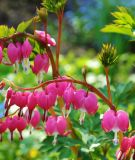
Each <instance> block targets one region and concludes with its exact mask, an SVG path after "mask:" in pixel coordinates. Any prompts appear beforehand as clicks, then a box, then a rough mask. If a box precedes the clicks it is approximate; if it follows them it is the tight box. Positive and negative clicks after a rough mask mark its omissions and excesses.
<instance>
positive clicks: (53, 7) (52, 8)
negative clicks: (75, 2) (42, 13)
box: [42, 0, 67, 13]
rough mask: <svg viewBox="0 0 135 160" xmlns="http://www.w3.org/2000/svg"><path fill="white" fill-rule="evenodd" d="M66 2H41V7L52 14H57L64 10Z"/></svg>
mask: <svg viewBox="0 0 135 160" xmlns="http://www.w3.org/2000/svg"><path fill="white" fill-rule="evenodd" d="M66 2H67V0H43V3H42V5H43V6H44V7H45V8H46V9H47V10H48V11H49V12H53V13H58V12H59V11H61V10H63V9H64V6H65V3H66Z"/></svg>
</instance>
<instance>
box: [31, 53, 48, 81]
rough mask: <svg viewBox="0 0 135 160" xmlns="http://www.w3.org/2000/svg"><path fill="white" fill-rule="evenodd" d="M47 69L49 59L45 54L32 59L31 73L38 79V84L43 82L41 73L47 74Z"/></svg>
mask: <svg viewBox="0 0 135 160" xmlns="http://www.w3.org/2000/svg"><path fill="white" fill-rule="evenodd" d="M48 68H49V57H48V55H47V54H43V55H41V54H38V55H37V56H36V57H35V59H34V66H32V71H33V73H35V74H36V75H37V77H38V83H41V82H42V80H43V73H44V72H46V73H47V72H48Z"/></svg>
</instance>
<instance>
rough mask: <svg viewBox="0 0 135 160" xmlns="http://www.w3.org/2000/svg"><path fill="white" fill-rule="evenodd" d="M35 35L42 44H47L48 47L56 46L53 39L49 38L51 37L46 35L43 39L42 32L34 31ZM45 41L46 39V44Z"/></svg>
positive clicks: (43, 33)
mask: <svg viewBox="0 0 135 160" xmlns="http://www.w3.org/2000/svg"><path fill="white" fill-rule="evenodd" d="M35 35H36V37H37V38H38V39H39V40H41V41H42V42H44V43H47V44H48V45H49V46H55V45H56V42H55V39H54V38H51V36H50V35H49V34H47V37H45V32H44V31H39V30H35ZM46 39H47V42H46Z"/></svg>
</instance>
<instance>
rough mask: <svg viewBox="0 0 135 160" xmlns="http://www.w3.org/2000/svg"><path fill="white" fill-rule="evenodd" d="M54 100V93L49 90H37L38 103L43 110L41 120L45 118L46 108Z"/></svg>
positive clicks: (53, 102)
mask: <svg viewBox="0 0 135 160" xmlns="http://www.w3.org/2000/svg"><path fill="white" fill-rule="evenodd" d="M55 102H56V95H55V93H52V92H49V91H48V90H46V89H45V91H42V92H39V94H38V105H39V107H41V108H42V109H43V110H44V117H43V121H44V120H45V119H46V116H47V115H46V114H47V110H48V109H49V108H51V107H53V106H54V104H55Z"/></svg>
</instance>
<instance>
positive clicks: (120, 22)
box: [101, 7, 135, 36]
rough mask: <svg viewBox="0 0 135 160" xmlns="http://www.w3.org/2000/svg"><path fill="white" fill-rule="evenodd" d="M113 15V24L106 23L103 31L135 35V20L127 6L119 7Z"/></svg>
mask: <svg viewBox="0 0 135 160" xmlns="http://www.w3.org/2000/svg"><path fill="white" fill-rule="evenodd" d="M112 16H113V17H114V18H115V20H113V23H112V24H109V25H106V26H105V27H104V28H103V29H101V31H102V32H113V33H121V34H125V35H128V36H134V32H133V29H134V26H135V20H134V17H133V16H131V14H130V13H129V12H128V10H127V9H126V8H125V7H118V11H115V12H113V13H112Z"/></svg>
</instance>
